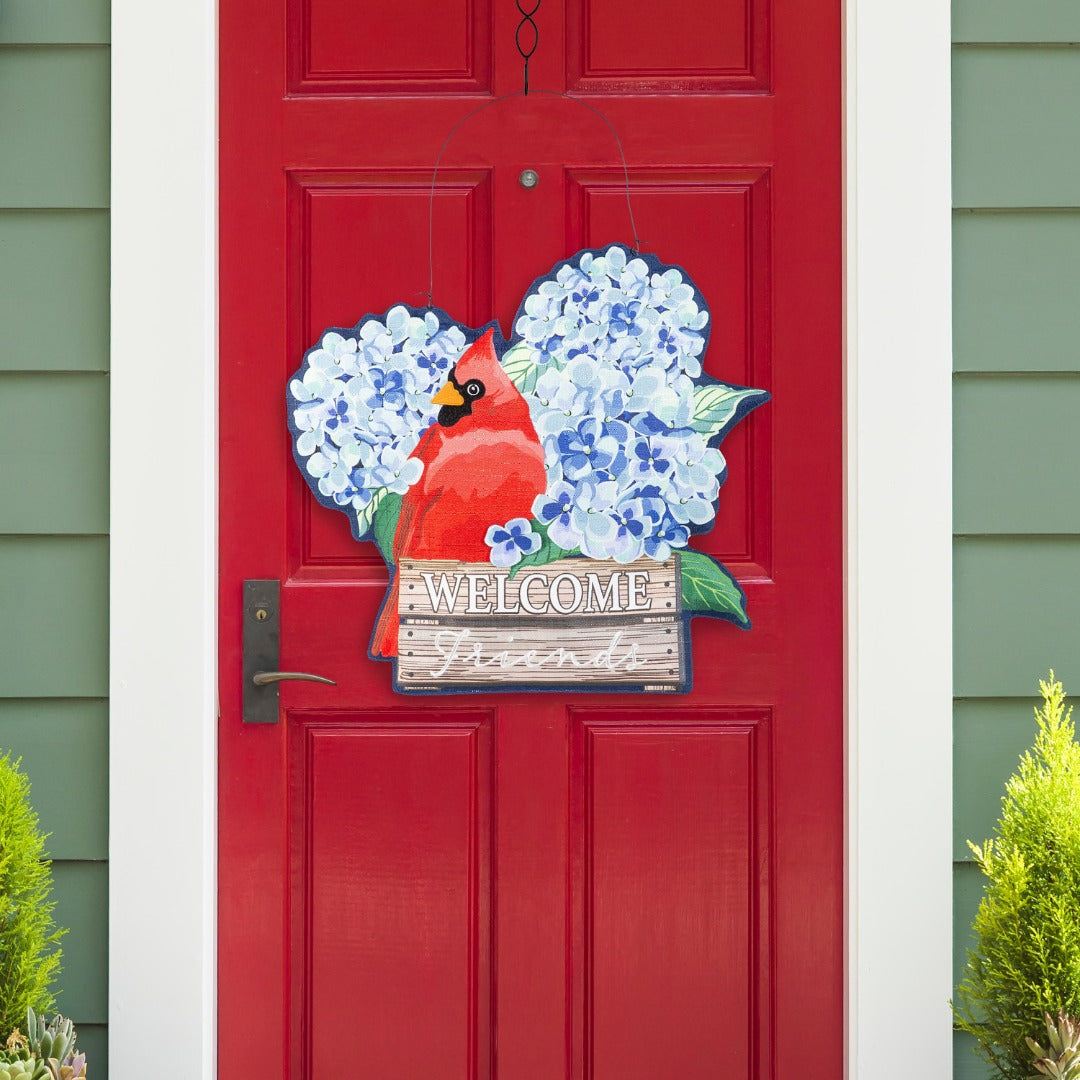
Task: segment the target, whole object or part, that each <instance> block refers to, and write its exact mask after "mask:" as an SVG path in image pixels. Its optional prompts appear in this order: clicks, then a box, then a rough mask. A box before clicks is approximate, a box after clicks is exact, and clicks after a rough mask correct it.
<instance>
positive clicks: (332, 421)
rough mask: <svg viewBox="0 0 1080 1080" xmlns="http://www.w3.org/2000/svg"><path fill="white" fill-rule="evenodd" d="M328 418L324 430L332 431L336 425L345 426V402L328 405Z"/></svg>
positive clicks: (346, 404)
mask: <svg viewBox="0 0 1080 1080" xmlns="http://www.w3.org/2000/svg"><path fill="white" fill-rule="evenodd" d="M329 411H330V416H329V418H328V419H327V420H326V428H327V430H328V431H333V430H334V428H336V427H337V426H338V424H347V423H348V422H349V403H348V402H347V401H342V400H340V399H339V400H337V401H332V402H331V403H330V409H329Z"/></svg>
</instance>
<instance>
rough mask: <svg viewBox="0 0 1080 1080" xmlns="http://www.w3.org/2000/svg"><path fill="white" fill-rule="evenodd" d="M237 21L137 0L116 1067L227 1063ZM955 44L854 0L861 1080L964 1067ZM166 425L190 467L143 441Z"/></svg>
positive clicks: (850, 152)
mask: <svg viewBox="0 0 1080 1080" xmlns="http://www.w3.org/2000/svg"><path fill="white" fill-rule="evenodd" d="M216 29H217V28H216V5H215V0H189V2H188V3H185V4H180V5H173V6H172V7H170V8H169V9H168V10H167V12H166V11H165V9H163V8H161V7H160V6H159V5H153V4H146V3H145V2H144V0H112V170H113V182H112V446H113V472H112V497H111V514H112V557H111V632H110V656H111V683H110V693H111V728H110V893H109V894H110V901H109V931H110V942H109V964H110V972H109V1025H110V1036H111V1037H110V1040H109V1041H110V1068H111V1071H112V1075H113V1076H114V1077H115V1078H116V1080H128V1078H134V1077H135V1076H138V1075H140V1074H141V1071H142V1070H143V1068H144V1067H145V1063H146V1062H147V1061H151V1060H154V1058H155V1056H156V1055H157V1053H158V1051H159V1049H160V1047H161V1046H162V1045H172V1046H183V1047H184V1057H185V1060H186V1061H188V1062H189V1064H190V1065H192V1066H193V1067H191V1068H189V1070H188V1071H190V1072H191V1073H192V1074H193V1075H198V1076H200V1077H203V1078H204V1080H209V1078H210V1077H212V1076H213V1075H214V1069H215V1041H216V1035H215V1021H216V1017H215V1001H214V995H215V989H214V987H215V963H214V961H215V940H214V910H215V902H216V901H215V889H216V882H215V858H216V853H215V830H216V821H215V805H216V786H215V785H216V774H215V745H216V738H215V721H216V707H215V699H216V673H215V655H216V644H215V643H216V606H215V559H216V543H217V537H216V439H217V436H216V370H217V365H216V354H217V339H216V326H217V309H216V297H217V276H216V274H217V270H216V199H217V192H216V149H215V147H216V137H217V132H216V47H217V42H216ZM949 49H950V45H949V10H948V5H947V4H941V3H940V2H939V0H908V2H907V3H905V4H884V3H882V2H881V0H848V3H847V6H846V43H845V77H846V92H845V127H846V137H845V144H846V150H845V179H846V210H845V223H846V242H845V250H846V267H847V272H846V308H847V324H846V347H847V360H846V376H847V403H846V418H847V431H846V447H847V464H846V499H845V505H846V511H847V525H846V528H847V537H846V539H847V581H848V600H847V615H848V651H847V662H848V673H847V686H848V716H847V730H848V740H847V766H848V773H847V776H848V787H847V805H848V845H847V854H848V889H847V897H848V930H847V939H846V948H847V971H848V980H847V981H848V1006H847V1031H846V1040H847V1047H848V1075H849V1077H850V1078H851V1080H856V1078H857V1080H901V1078H903V1080H906V1078H907V1075H908V1074H909V1072H910V1067H911V1066H910V1055H908V1054H894V1053H891V1052H889V1051H888V1050H886V1051H884V1052H883V1048H885V1047H893V1046H895V1045H896V1037H897V1033H898V1032H899V1033H902V1041H903V1042H904V1044H905V1045H906V1046H909V1047H913V1048H917V1053H918V1058H919V1070H920V1075H922V1076H925V1077H928V1078H930V1080H944V1078H946V1077H949V1076H950V1075H951V1070H952V1064H951V1061H952V1058H951V1036H950V1028H951V1024H950V1017H949V1013H948V1008H947V1005H946V1001H947V999H948V997H949V994H950V992H951V970H950V967H951V949H952V942H951V919H952V916H951V912H952V907H951V878H950V873H951V869H950V868H951V851H950V834H951V788H952V773H951V746H952V743H951V731H952V726H951V725H952V703H951V694H952V641H951V625H952V587H951V573H952V568H951V490H950V475H951V467H950V461H951V415H950V414H951V407H950V393H951V389H950V370H951V362H950V359H951V280H950V258H951V234H950V213H949V207H950V173H949V161H950V143H949V140H950V128H949V124H950V100H949V93H950V86H949ZM913 71H915V72H918V73H919V76H918V78H917V79H913V78H912V75H911V73H912V72H913ZM901 382H902V383H903V384H904V385H905V386H906V387H907V388H908V389H907V391H906V392H905V393H904V394H899V393H897V387H898V385H899V384H900V383H901ZM912 386H918V387H919V388H920V390H921V395H920V414H919V420H918V437H917V438H913V437H912V431H911V424H912V421H911V417H910V415H909V413H908V411H907V403H908V401H909V398H910V387H912ZM148 414H152V415H153V416H154V418H155V422H156V423H157V424H158V430H159V431H166V432H168V439H169V444H170V453H169V456H168V460H167V461H164V462H163V461H161V460H160V459H159V458H157V457H156V455H153V454H148V455H140V454H136V453H134V452H131V450H130V449H129V448H133V447H137V446H140V445H142V441H143V438H144V433H145V431H146V419H145V418H146V416H147V415H148ZM916 598H917V601H918V603H917V604H916V603H914V602H913V601H914V600H915V599H916ZM838 1037H839V1033H838ZM781 1080H786V1078H781Z"/></svg>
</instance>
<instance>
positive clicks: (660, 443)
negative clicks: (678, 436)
mask: <svg viewBox="0 0 1080 1080" xmlns="http://www.w3.org/2000/svg"><path fill="white" fill-rule="evenodd" d="M671 451H672V447H671V446H670V445H669V444H667V443H665V441H664V440H663V439H638V441H637V442H636V443H635V444H634V456H635V457H636V458H637V462H636V463H635V470H636V471H637V472H639V473H666V472H667V471H668V469H670V468H671Z"/></svg>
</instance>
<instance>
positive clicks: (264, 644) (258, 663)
mask: <svg viewBox="0 0 1080 1080" xmlns="http://www.w3.org/2000/svg"><path fill="white" fill-rule="evenodd" d="M280 615H281V582H280V581H278V580H276V579H274V578H270V579H259V580H250V581H245V582H244V711H243V719H244V723H245V724H276V723H277V721H278V712H279V709H278V703H279V691H278V685H277V684H278V683H280V682H284V681H286V680H293V679H295V680H298V681H300V682H317V683H326V684H327V685H328V686H336V685H337V683H335V682H334V680H333V679H327V678H326V677H325V676H323V675H309V674H308V673H307V672H305V671H278V670H277V668H278V666H279V663H280V646H281V619H280Z"/></svg>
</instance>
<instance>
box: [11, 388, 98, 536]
mask: <svg viewBox="0 0 1080 1080" xmlns="http://www.w3.org/2000/svg"><path fill="white" fill-rule="evenodd" d="M108 436H109V383H108V380H107V379H106V377H105V376H104V375H99V374H78V375H70V374H68V375H10V374H9V375H5V374H2V373H0V461H3V462H4V468H3V469H0V533H104V532H107V531H108V528H109V445H108Z"/></svg>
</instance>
